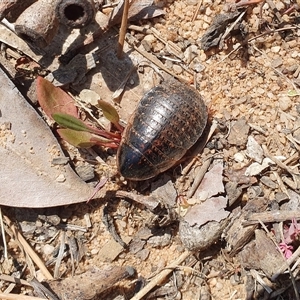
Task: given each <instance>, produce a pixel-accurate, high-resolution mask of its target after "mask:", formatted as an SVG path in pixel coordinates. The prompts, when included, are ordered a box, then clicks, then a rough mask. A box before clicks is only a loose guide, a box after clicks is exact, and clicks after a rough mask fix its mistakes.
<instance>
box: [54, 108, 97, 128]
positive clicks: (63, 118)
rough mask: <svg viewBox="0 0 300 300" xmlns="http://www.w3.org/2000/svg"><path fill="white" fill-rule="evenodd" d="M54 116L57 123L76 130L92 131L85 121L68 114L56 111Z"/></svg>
mask: <svg viewBox="0 0 300 300" xmlns="http://www.w3.org/2000/svg"><path fill="white" fill-rule="evenodd" d="M52 118H53V119H54V121H55V122H56V123H57V124H59V125H60V126H62V127H65V128H69V129H73V130H76V131H87V132H91V131H92V130H91V129H90V128H89V127H88V126H87V125H86V124H85V123H84V122H83V121H81V120H80V119H78V118H75V117H73V116H71V115H68V114H64V113H56V114H53V115H52Z"/></svg>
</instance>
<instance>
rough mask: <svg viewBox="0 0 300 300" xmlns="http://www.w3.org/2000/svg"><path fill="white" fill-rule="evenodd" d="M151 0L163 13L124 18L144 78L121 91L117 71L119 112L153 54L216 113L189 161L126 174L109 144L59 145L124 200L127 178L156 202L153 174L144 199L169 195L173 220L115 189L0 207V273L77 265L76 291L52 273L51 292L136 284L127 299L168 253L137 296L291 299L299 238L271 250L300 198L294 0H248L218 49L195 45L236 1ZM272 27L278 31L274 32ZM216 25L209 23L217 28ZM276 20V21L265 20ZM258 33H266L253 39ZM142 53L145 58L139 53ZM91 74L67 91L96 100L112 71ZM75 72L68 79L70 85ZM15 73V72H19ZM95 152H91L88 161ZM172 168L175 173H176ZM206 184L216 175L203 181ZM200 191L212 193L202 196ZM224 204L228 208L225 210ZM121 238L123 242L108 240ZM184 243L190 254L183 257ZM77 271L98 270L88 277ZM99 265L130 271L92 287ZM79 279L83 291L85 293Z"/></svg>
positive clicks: (112, 293) (65, 274) (128, 109)
mask: <svg viewBox="0 0 300 300" xmlns="http://www.w3.org/2000/svg"><path fill="white" fill-rule="evenodd" d="M242 2H243V1H242ZM156 4H157V5H159V6H160V7H161V8H162V9H163V10H164V11H165V15H164V16H161V17H157V18H155V19H151V20H147V21H139V22H138V24H137V25H138V27H134V26H131V27H129V30H128V32H129V33H130V34H131V37H132V38H133V42H132V40H130V39H128V40H127V41H128V42H129V43H131V44H130V45H128V44H126V45H125V47H127V48H125V49H131V47H132V45H135V46H136V49H135V51H134V55H135V56H134V57H135V59H136V61H137V62H139V63H141V62H142V61H144V62H145V61H146V62H147V64H146V63H145V66H144V70H145V72H144V73H139V74H138V76H139V78H141V82H140V83H139V84H140V85H142V88H140V89H136V90H134V89H133V88H132V91H133V94H132V91H130V90H131V89H130V85H131V86H132V87H136V79H137V78H136V77H134V78H131V79H130V78H129V80H128V82H127V84H128V85H129V88H126V89H125V92H124V95H123V97H121V99H120V104H119V111H120V115H121V117H122V119H123V120H124V121H126V120H127V119H128V116H129V115H130V114H131V113H132V111H133V108H134V106H135V104H136V102H137V101H138V100H139V99H140V96H141V95H142V93H143V92H144V91H145V90H147V89H149V86H151V85H153V84H156V83H157V82H158V81H159V76H157V72H155V71H156V70H157V69H161V68H162V66H161V65H159V64H158V66H155V63H154V64H153V61H154V62H155V61H157V60H159V61H160V62H161V64H162V65H163V66H164V67H165V68H167V69H168V70H169V73H170V74H172V75H175V76H180V77H181V78H183V79H185V80H186V81H188V82H193V83H194V84H196V87H197V89H198V90H199V91H200V93H201V95H202V96H203V98H204V99H205V101H206V103H207V105H208V106H209V109H210V114H211V119H212V122H211V123H212V124H215V122H217V126H216V127H217V128H216V130H215V132H214V133H213V134H212V137H211V138H210V140H209V141H208V143H207V144H206V147H205V148H204V149H203V151H202V154H201V155H200V156H197V157H196V158H194V159H192V160H190V162H189V163H190V164H189V165H187V166H186V165H182V166H181V165H180V166H177V167H175V168H173V169H172V170H171V171H169V172H167V173H166V174H162V175H161V176H159V177H158V179H155V180H154V181H151V182H144V183H138V184H136V183H130V182H126V181H122V180H120V179H119V178H118V177H117V176H116V175H115V174H116V167H115V164H116V162H115V153H114V152H113V151H109V150H108V151H107V152H106V153H103V152H93V151H95V150H93V151H92V152H91V151H90V152H88V151H82V150H76V149H73V148H71V147H70V146H68V145H67V144H65V143H63V146H64V147H65V149H68V150H69V153H70V159H71V161H72V162H73V164H74V165H75V166H76V169H77V171H78V173H79V174H81V173H83V174H84V175H83V176H84V178H85V179H86V180H90V179H91V178H93V177H94V176H93V175H94V174H97V175H98V176H99V177H101V176H102V175H106V176H108V177H109V178H112V180H111V182H110V183H109V184H108V186H107V190H117V189H118V190H124V191H129V192H130V193H132V195H131V196H130V193H128V194H127V196H128V195H129V197H127V198H132V199H135V197H136V196H134V193H135V192H134V190H135V189H137V190H138V191H139V192H140V193H142V194H144V195H145V197H143V199H142V201H144V200H145V199H146V200H147V199H148V200H149V201H150V200H151V199H152V200H153V199H154V200H153V201H154V202H155V199H157V198H155V195H153V194H154V192H150V191H152V190H155V184H156V186H161V187H162V190H161V191H160V192H159V195H158V196H157V195H156V197H158V198H160V197H161V198H162V199H167V200H165V201H163V203H164V204H165V206H166V207H169V208H170V207H171V208H172V209H174V207H176V213H177V214H176V216H175V219H176V218H177V220H178V218H179V219H180V222H179V223H180V225H179V229H178V222H174V216H173V219H172V216H170V212H169V215H168V217H170V220H169V221H168V220H162V219H161V217H162V216H161V215H160V214H157V213H155V212H154V213H153V212H151V211H150V210H149V209H145V206H144V205H142V204H138V203H137V202H138V201H127V200H124V199H120V197H115V195H114V194H112V196H111V198H110V199H105V201H103V200H99V202H97V201H91V202H89V203H88V204H76V205H72V206H69V207H65V208H63V209H62V208H60V207H58V208H51V209H40V210H38V209H8V208H3V211H4V213H5V214H7V215H9V216H10V218H11V220H13V221H14V222H17V223H18V224H19V228H17V229H16V228H15V229H14V228H12V227H11V226H10V228H8V227H6V228H5V230H6V232H7V235H6V237H7V239H8V240H7V247H8V250H9V251H8V253H9V256H8V257H7V258H5V257H4V256H3V257H2V263H1V268H2V272H1V273H2V274H3V275H2V276H4V274H6V275H11V278H12V277H21V278H25V279H26V278H27V277H28V278H32V277H33V276H35V277H36V278H37V279H38V280H43V279H44V280H49V279H51V277H54V278H55V279H58V278H62V280H64V279H65V280H67V279H66V278H70V277H71V275H73V276H74V277H73V278H74V282H75V286H76V276H79V277H78V278H79V279H77V280H78V281H77V282H80V283H82V285H84V288H83V289H80V290H79V292H78V293H79V294H76V296H75V293H77V291H76V289H72V288H71V289H70V288H69V287H70V286H71V287H72V284H73V283H70V285H68V281H65V282H66V283H63V284H61V285H59V284H58V286H59V287H58V288H57V287H56V288H55V284H57V283H53V286H52V289H53V290H54V292H56V293H57V294H58V290H60V289H62V286H65V287H66V288H67V291H64V290H62V293H63V294H64V295H65V297H67V298H63V296H62V295H59V296H60V297H61V299H75V298H76V297H78V298H76V299H92V298H93V299H128V298H132V297H133V299H140V298H137V295H136V298H134V292H136V291H137V290H139V289H142V288H143V286H144V285H145V284H146V283H147V280H151V278H152V277H153V276H155V275H157V274H158V275H159V274H160V273H161V274H162V272H164V271H165V270H167V269H165V268H166V266H168V265H169V264H172V263H174V262H177V259H178V263H177V265H176V266H175V268H174V269H172V270H170V271H169V272H170V273H171V274H172V276H168V275H165V277H163V279H162V281H161V282H163V283H161V282H160V281H159V282H158V287H156V289H153V290H152V291H150V292H149V293H148V294H147V295H148V296H145V298H144V299H151V298H152V299H153V298H154V299H169V298H170V297H173V298H175V299H269V298H270V297H274V298H276V297H282V298H281V299H297V298H298V297H299V296H297V295H295V291H294V289H296V290H297V289H298V286H299V283H298V276H299V275H298V271H299V267H298V260H297V256H298V252H299V248H298V242H297V239H295V240H293V241H294V243H293V245H292V247H293V248H289V246H291V244H290V245H288V244H287V245H285V252H284V253H285V254H287V253H288V251H289V250H290V251H291V256H290V257H289V258H287V259H285V258H283V257H282V255H281V254H280V252H279V250H278V249H279V246H280V245H279V244H280V242H281V241H282V240H283V238H284V236H285V239H286V240H287V238H288V237H289V238H291V237H294V238H295V237H297V234H299V233H298V232H299V229H298V225H297V221H296V220H297V219H299V212H298V211H299V200H300V197H299V195H298V191H299V170H298V160H299V154H298V152H299V145H298V144H299V137H298V134H299V124H300V123H299V90H298V84H299V71H300V66H299V58H300V50H299V46H298V45H299V28H298V25H297V24H298V23H297V20H298V18H299V16H298V14H299V13H298V11H297V9H296V10H292V11H291V12H289V13H287V14H284V11H286V10H288V9H289V8H290V7H291V6H292V5H293V3H292V2H289V1H285V2H281V1H264V2H262V3H258V4H254V5H252V6H246V8H247V9H245V14H244V15H243V16H242V17H241V18H240V20H239V21H238V22H237V24H235V26H234V27H233V28H231V32H230V33H228V34H227V37H223V38H219V40H218V44H217V46H218V47H220V49H219V50H218V49H216V48H212V49H209V50H207V51H206V52H204V51H203V49H201V47H202V48H203V41H201V37H202V36H203V35H204V34H205V32H206V31H207V30H209V28H211V26H212V24H216V23H213V22H214V18H215V17H216V16H217V15H219V14H220V13H222V14H225V13H226V14H227V17H228V19H226V17H224V18H222V22H225V23H226V22H227V21H228V20H230V22H229V21H228V22H227V23H228V24H227V25H226V28H228V27H230V25H231V24H232V19H231V17H232V15H230V17H229V14H232V13H233V12H235V11H236V8H235V4H234V3H224V2H221V1H216V2H211V1H206V0H203V1H201V2H200V3H198V1H193V0H191V1H181V0H180V1H159V2H157V3H156ZM239 4H241V2H239ZM197 6H199V7H198V8H197ZM240 6H241V7H242V5H240ZM274 7H275V9H276V10H275V9H274ZM296 8H297V7H296ZM197 11H198V13H197ZM232 11H233V12H232ZM241 12H243V9H242V10H241ZM278 12H280V13H279V18H280V20H278ZM195 14H196V18H194V15H195ZM233 20H236V16H235V17H233ZM278 23H281V25H280V26H279V25H278ZM283 24H285V25H283ZM137 25H136V26H137ZM284 26H286V27H287V29H284V30H282V28H283V27H284ZM216 28H217V27H215V28H214V29H215V31H217V33H218V30H220V29H216ZM226 28H225V29H226ZM279 28H280V29H281V31H276V29H279ZM141 29H147V33H146V34H144V33H142V31H141ZM225 29H223V30H225ZM262 32H265V34H263V35H261V36H260V37H258V36H259V35H260V34H261V33H262ZM266 32H267V33H266ZM221 34H224V31H221V32H219V37H220V35H221ZM217 37H218V34H217ZM254 37H257V38H254ZM246 39H248V43H245V42H246ZM114 42H115V40H114ZM112 44H113V43H112ZM113 45H114V44H113ZM206 46H207V45H206ZM239 46H241V47H239ZM15 48H16V49H18V47H17V46H16V47H15ZM104 52H108V50H104ZM145 53H148V54H149V55H147V56H146V57H145V56H144V54H145ZM149 57H150V58H151V59H152V61H151V62H150V63H149V61H148V59H149ZM6 58H8V59H5V58H3V57H2V58H1V61H3V64H4V65H5V66H6V67H7V69H8V70H11V69H12V68H11V67H10V66H9V64H10V63H11V62H14V59H13V56H12V55H8V56H6ZM149 64H150V65H151V68H149V67H148V66H149ZM54 70H55V69H54ZM54 70H50V71H52V72H53V71H54ZM116 70H118V76H117V77H118V80H119V79H120V78H122V77H123V79H124V77H125V74H128V71H129V70H128V66H127V68H125V70H127V71H126V72H125V71H124V72H123V70H122V68H121V67H120V68H119V69H117V67H116ZM153 70H155V71H153ZM102 71H103V72H102V73H101V72H99V73H98V72H96V71H95V72H94V73H92V74H90V73H88V75H89V76H92V77H93V78H92V79H89V80H88V81H89V84H90V87H89V84H86V83H82V84H81V85H80V84H79V85H78V84H77V85H76V84H75V85H74V87H73V88H74V89H75V91H80V90H82V89H83V88H84V87H85V88H88V89H89V88H90V89H92V90H94V92H97V93H98V94H99V95H101V97H102V98H103V99H105V100H109V99H111V97H112V92H111V91H112V90H113V91H115V90H116V88H117V86H119V82H118V80H116V82H117V83H118V84H112V85H111V86H109V88H107V84H106V82H105V76H106V74H105V70H104V69H102ZM108 73H109V71H108ZM120 74H121V76H120ZM88 75H87V76H88ZM135 75H137V74H135ZM149 75H150V76H149ZM81 79H82V78H79V79H78V78H73V80H75V81H76V80H77V83H79V82H80V80H81ZM18 81H19V82H22V78H20V79H19V80H18ZM153 81H155V82H153ZM86 85H87V86H86ZM130 93H131V94H130ZM128 95H129V96H128ZM132 95H133V97H131V96H132ZM33 100H34V99H33ZM2 127H3V130H2ZM6 131H7V128H6V127H5V125H3V124H2V125H1V136H4V138H8V137H9V136H7V133H6ZM99 154H100V157H99V156H98V155H99ZM190 155H191V157H194V155H193V154H190ZM95 158H97V159H98V160H99V161H100V163H97V164H96V163H95ZM205 162H208V164H207V167H206V169H205V168H204V171H203V168H202V169H201V166H203V165H204V164H205ZM220 166H221V167H220ZM84 167H86V168H84ZM208 169H209V170H210V171H209V172H211V173H210V174H209V173H207V174H206V175H205V176H203V180H202V183H201V185H203V186H204V187H203V186H202V187H201V185H200V187H193V192H190V190H191V186H192V183H193V181H194V179H195V177H196V176H197V174H198V173H200V172H203V175H204V174H205V173H206V171H207V170H208ZM190 170H191V171H190ZM180 172H182V173H183V174H184V175H185V176H181V177H176V176H174V174H180ZM93 173H94V174H93ZM176 178H177V179H176ZM209 178H213V179H209ZM215 178H218V180H215ZM205 180H208V182H207V183H206V186H208V187H205ZM215 181H220V182H219V183H217V182H215ZM222 181H223V183H224V184H225V193H224V190H223V186H222ZM213 183H214V184H216V187H215V191H214V192H212V188H211V185H212V184H213ZM170 185H171V186H170ZM16 186H17V183H16ZM149 193H150V194H149ZM209 193H210V194H209ZM166 194H167V196H166ZM220 194H221V195H220ZM187 195H188V197H186V196H187ZM147 197H149V198H147ZM151 197H152V198H151ZM206 199H208V200H209V201H211V203H212V204H211V205H208V203H210V202H207V203H206V204H205V203H203V201H204V200H206ZM107 200H109V201H107ZM136 200H138V199H136ZM142 201H141V202H142ZM224 201H225V203H224ZM226 201H228V203H229V207H228V206H226ZM149 203H150V202H149ZM205 205H206V206H205ZM146 206H147V205H146ZM149 206H150V205H149ZM192 208H195V209H194V210H192ZM197 208H199V209H198V210H197ZM216 210H218V214H217V212H216ZM198 211H199V213H198ZM203 211H207V212H206V214H205V216H204V217H207V215H208V214H209V215H211V216H212V217H211V218H209V220H207V219H205V220H200V219H201V213H202V212H203ZM281 211H282V213H281ZM229 212H230V218H227V215H228V213H229ZM268 213H269V214H268ZM219 214H220V215H219ZM157 217H159V219H158V220H157ZM164 217H165V215H164ZM292 220H294V221H293V222H292ZM201 222H202V223H201ZM283 222H285V223H284V224H283ZM6 224H9V221H8V220H6ZM158 224H159V225H160V226H158ZM195 224H197V226H195ZM246 225H247V226H246ZM115 228H117V231H116V230H115ZM18 230H19V231H20V232H22V234H23V235H24V237H25V239H26V240H27V242H28V243H29V244H31V247H32V249H33V250H34V252H36V253H37V254H38V255H39V257H40V258H41V260H42V262H44V264H45V266H46V270H47V269H48V270H49V272H50V273H51V274H50V275H49V274H48V275H47V272H46V271H45V269H44V270H43V269H42V268H41V267H38V268H37V267H35V265H34V263H33V262H32V257H31V256H30V255H25V253H28V252H27V251H29V250H24V249H27V248H25V246H24V245H22V246H20V245H19V242H18V239H17V238H16V237H17V236H18V234H17V231H18ZM266 232H267V233H266ZM206 235H207V236H206ZM9 236H10V237H9ZM113 237H114V238H113ZM120 238H121V240H122V242H123V245H120V243H122V242H121V241H120ZM198 239H199V241H198ZM203 239H204V240H203ZM115 240H119V243H118V242H117V241H115ZM19 241H20V240H19ZM20 242H21V241H20ZM205 243H207V244H205ZM276 245H277V247H276ZM20 249H22V250H20ZM186 249H189V250H192V251H193V252H191V253H190V255H186V251H187V250H186ZM281 249H283V248H281ZM3 250H4V249H3ZM3 253H4V252H3ZM180 258H182V261H181V260H180ZM183 261H184V263H182V262H183ZM35 263H36V262H35ZM286 263H288V265H289V266H290V269H289V272H286V274H283V273H284V272H285V271H286V270H287V269H288V266H287V264H286ZM107 265H109V266H108V267H107ZM112 265H113V266H115V268H114V267H113V266H112ZM26 266H27V268H26ZM129 266H130V267H133V268H135V269H136V274H137V275H134V274H133V273H134V272H132V270H131V269H130V271H128V269H126V267H129ZM117 267H120V268H119V269H118V268H117ZM93 268H96V270H95V269H93ZM91 270H92V271H91ZM107 270H110V271H107ZM88 272H92V274H93V272H95V273H97V274H98V273H99V277H97V276H95V275H92V276H91V275H90V274H91V273H88ZM105 272H111V273H110V274H112V273H113V272H115V273H116V274H117V275H115V277H116V278H118V280H116V281H119V280H121V279H122V278H124V277H130V276H132V277H131V279H130V280H127V281H122V285H114V284H115V281H113V280H111V281H109V280H108V281H109V282H108V283H107V284H106V286H105V288H103V289H102V288H101V280H102V279H101V278H102V277H101V276H105V275H103V274H105ZM80 274H83V275H82V276H83V277H82V276H81V275H80ZM113 274H114V273H113ZM80 276H81V277H80ZM49 277H50V278H49ZM91 278H92V279H91ZM95 278H97V280H98V282H97V281H96V279H95ZM99 278H100V279H99ZM68 280H69V279H68ZM70 280H71V279H70ZM95 281H96V282H95ZM8 282H9V281H8V279H7V278H5V277H2V282H1V283H2V292H4V290H6V291H11V290H13V291H14V292H18V293H20V294H22V293H28V294H31V293H32V292H31V289H29V288H28V287H26V286H25V285H19V284H18V285H9V283H8ZM50 282H51V281H50ZM112 285H114V287H113V288H111V286H112ZM96 286H97V288H94V287H96ZM55 289H56V290H55ZM91 289H93V291H95V293H91ZM107 289H108V290H109V292H107ZM72 292H74V293H73V294H72ZM69 293H70V294H69ZM98 293H99V294H101V295H100V296H99V295H98ZM297 293H298V292H297ZM297 293H296V294H297ZM35 295H36V294H35ZM72 297H73V298H72ZM147 297H148V298H147Z"/></svg>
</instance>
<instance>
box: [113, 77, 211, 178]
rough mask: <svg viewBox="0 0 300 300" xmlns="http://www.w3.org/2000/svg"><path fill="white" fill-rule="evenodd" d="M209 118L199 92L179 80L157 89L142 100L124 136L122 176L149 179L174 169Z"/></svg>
mask: <svg viewBox="0 0 300 300" xmlns="http://www.w3.org/2000/svg"><path fill="white" fill-rule="evenodd" d="M207 118H208V113H207V107H206V105H205V103H204V101H203V100H202V98H201V96H200V95H199V93H198V92H197V91H196V90H195V89H193V88H191V87H189V86H187V85H185V84H183V83H180V82H177V81H168V82H165V83H163V84H161V85H159V86H156V87H154V88H153V89H151V90H150V91H149V92H148V93H146V94H145V95H144V97H143V98H142V99H141V101H140V103H139V105H138V106H137V108H136V110H135V112H134V113H133V115H132V116H131V118H130V120H129V122H128V125H127V127H126V129H125V131H124V133H123V137H122V141H121V144H120V147H119V150H118V155H117V161H118V168H119V171H120V174H121V175H122V176H124V177H125V178H127V179H131V180H145V179H149V178H151V177H154V176H156V175H158V174H159V173H162V172H164V171H166V170H167V169H169V168H170V167H172V166H173V165H174V164H175V163H176V162H178V160H180V159H181V158H182V157H183V156H184V154H185V153H186V151H187V150H188V149H189V148H190V147H191V146H193V145H194V144H195V143H196V141H197V140H198V139H199V138H200V136H201V135H202V133H203V130H204V128H205V126H206V123H207Z"/></svg>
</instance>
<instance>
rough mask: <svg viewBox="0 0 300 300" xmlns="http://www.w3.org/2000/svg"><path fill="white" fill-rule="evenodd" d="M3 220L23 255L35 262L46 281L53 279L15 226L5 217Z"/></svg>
mask: <svg viewBox="0 0 300 300" xmlns="http://www.w3.org/2000/svg"><path fill="white" fill-rule="evenodd" d="M4 220H5V222H6V223H7V225H8V227H9V228H10V229H11V230H12V231H13V233H14V235H15V238H16V239H17V240H18V241H19V242H20V244H21V245H22V246H23V248H24V251H25V253H27V255H28V256H29V257H30V258H31V259H32V260H33V261H34V262H35V264H36V265H37V266H38V267H39V269H40V270H41V272H42V273H43V274H44V276H45V277H46V279H48V280H51V279H53V276H52V275H51V273H50V272H49V271H48V269H47V268H46V267H45V265H44V263H43V261H42V260H41V259H40V258H39V256H38V255H37V254H36V253H35V252H34V250H33V249H32V247H31V246H30V245H29V244H28V243H27V241H26V240H25V238H24V237H23V235H22V234H21V233H20V232H19V231H18V230H17V228H16V226H15V225H14V224H13V223H12V222H11V220H10V219H9V218H8V217H7V216H4Z"/></svg>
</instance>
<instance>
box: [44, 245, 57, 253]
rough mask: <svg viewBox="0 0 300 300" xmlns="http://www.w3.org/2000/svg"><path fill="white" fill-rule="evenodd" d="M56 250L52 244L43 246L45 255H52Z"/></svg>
mask: <svg viewBox="0 0 300 300" xmlns="http://www.w3.org/2000/svg"><path fill="white" fill-rule="evenodd" d="M53 251H54V247H53V246H52V245H48V244H46V245H45V246H44V247H43V252H44V254H45V255H51V254H52V253H53Z"/></svg>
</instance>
